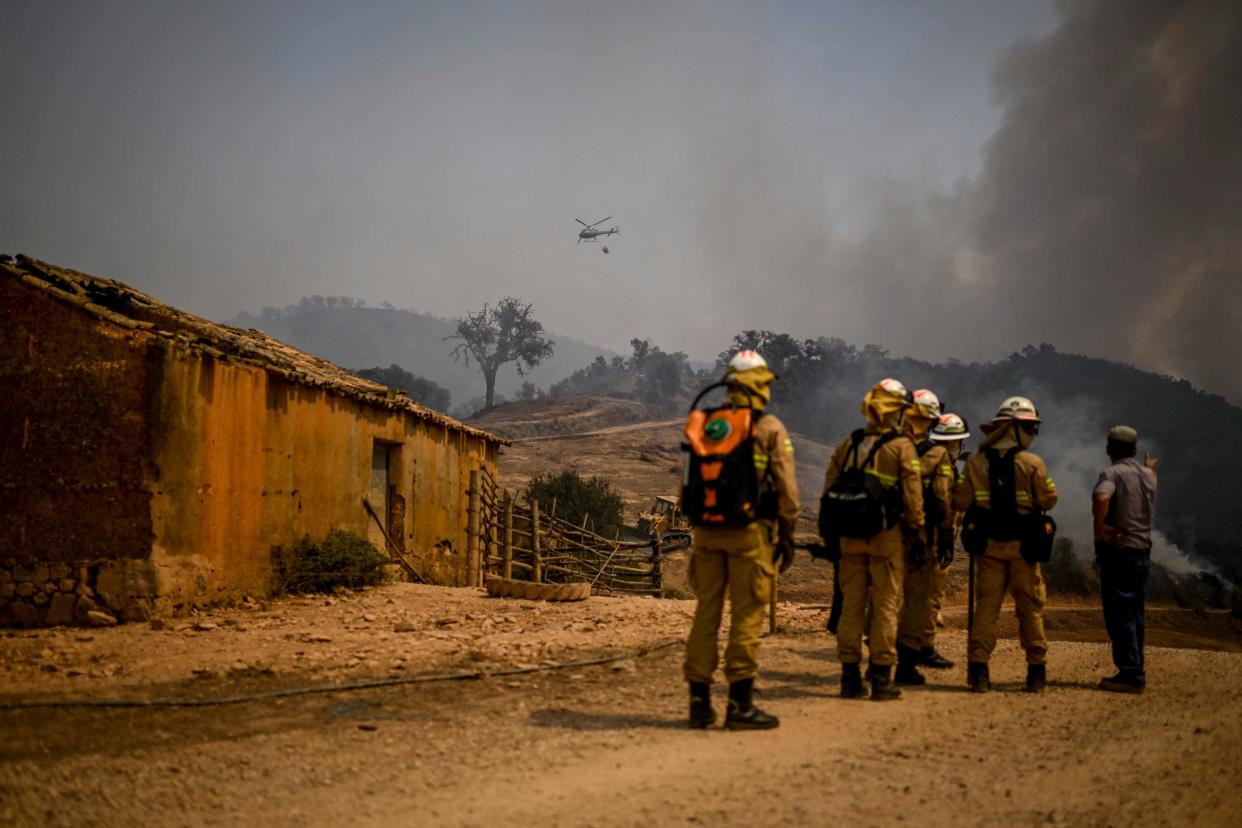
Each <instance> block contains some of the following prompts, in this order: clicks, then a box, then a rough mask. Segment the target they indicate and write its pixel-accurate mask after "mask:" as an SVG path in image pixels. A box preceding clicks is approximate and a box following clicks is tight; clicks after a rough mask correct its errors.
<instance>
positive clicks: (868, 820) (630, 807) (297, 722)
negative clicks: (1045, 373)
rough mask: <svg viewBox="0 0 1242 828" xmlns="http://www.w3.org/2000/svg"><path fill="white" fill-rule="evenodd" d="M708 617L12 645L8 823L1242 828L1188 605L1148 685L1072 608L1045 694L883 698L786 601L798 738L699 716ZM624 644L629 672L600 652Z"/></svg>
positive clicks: (783, 637)
mask: <svg viewBox="0 0 1242 828" xmlns="http://www.w3.org/2000/svg"><path fill="white" fill-rule="evenodd" d="M691 611H692V604H691V603H690V602H688V601H676V600H656V599H650V598H647V599H637V598H627V599H621V598H600V597H595V598H591V599H590V600H588V601H586V602H582V603H577V604H565V605H543V604H537V603H533V602H517V601H504V600H498V599H488V598H486V597H485V596H483V595H482V594H481V593H479V592H477V591H475V590H469V589H447V588H436V587H420V586H415V585H411V584H394V585H390V586H386V587H381V588H376V589H371V590H366V591H364V592H360V593H352V592H351V593H344V594H341V595H337V596H333V597H327V598H325V597H318V598H294V599H284V600H279V601H272V602H270V603H266V604H255V605H251V606H245V607H238V608H235V609H230V610H221V611H219V612H214V613H210V614H202V615H198V616H194V617H190V618H187V619H177V620H173V621H171V622H167V623H165V624H163V625H162V627H161V625H160V624H159V623H156V624H155V625H154V627H153V626H152V625H137V624H126V625H121V626H118V627H113V628H106V629H96V630H83V629H69V628H59V629H51V630H33V631H13V632H7V633H5V634H4V635H3V637H0V659H2V661H3V664H4V672H3V677H2V679H0V731H2V732H3V733H4V736H5V738H4V739H3V740H2V741H0V822H2V823H3V824H6V825H44V824H50V825H84V824H95V825H133V824H139V823H141V824H152V825H206V824H226V825H227V824H237V823H242V822H245V823H247V824H258V825H269V824H281V825H286V824H290V825H337V824H345V823H349V824H367V825H390V824H391V825H410V824H415V825H510V824H520V823H525V824H548V825H636V826H637V825H644V826H645V825H651V824H658V823H676V824H704V823H708V822H714V823H718V824H726V825H727V824H747V825H803V824H822V823H825V822H829V821H833V822H835V821H844V822H848V823H851V824H861V825H890V824H899V823H900V824H933V823H945V822H949V821H953V822H955V823H959V824H966V825H982V824H996V823H1004V824H1011V825H1044V824H1068V825H1122V824H1126V825H1167V824H1196V825H1227V824H1236V814H1237V811H1238V808H1239V807H1242V793H1239V790H1238V789H1237V787H1236V784H1235V779H1234V777H1235V775H1236V768H1237V767H1239V766H1240V764H1242V717H1239V716H1238V715H1237V710H1238V704H1239V700H1240V699H1242V654H1238V653H1236V652H1218V651H1211V650H1203V649H1200V650H1189V649H1173V648H1167V647H1165V646H1162V645H1163V644H1165V643H1168V641H1170V640H1175V639H1176V636H1178V635H1183V636H1185V635H1189V633H1187V632H1186V629H1189V628H1191V627H1194V628H1196V629H1200V631H1201V632H1203V634H1202V635H1200V636H1199V637H1198V639H1197V641H1198V645H1199V646H1204V647H1206V646H1213V645H1214V644H1215V645H1219V647H1221V648H1225V649H1237V645H1238V639H1237V629H1236V624H1234V623H1233V621H1232V620H1230V619H1229V617H1228V616H1226V615H1219V616H1212V617H1206V616H1202V617H1201V616H1196V615H1194V614H1193V613H1191V614H1185V613H1178V612H1176V611H1163V612H1155V613H1153V618H1155V617H1156V616H1161V617H1163V616H1170V617H1169V618H1164V619H1163V620H1161V621H1159V622H1156V621H1153V634H1152V637H1151V639H1149V641H1150V643H1151V644H1152V645H1154V646H1152V647H1150V650H1149V661H1150V676H1151V685H1150V688H1149V690H1148V692H1147V693H1146V694H1145V695H1143V696H1139V697H1128V696H1115V695H1110V694H1106V693H1101V692H1098V691H1096V690H1095V689H1093V687H1094V684H1095V682H1096V680H1098V678H1099V677H1100V676H1101V675H1104V674H1105V673H1106V672H1107V671H1108V667H1109V658H1108V652H1107V647H1106V646H1105V645H1103V644H1100V643H1098V639H1099V637H1100V636H1099V629H1098V627H1099V621H1098V614H1096V613H1098V610H1090V609H1085V608H1081V609H1073V608H1071V609H1067V610H1064V611H1054V612H1052V613H1050V619H1049V628H1050V630H1052V633H1053V638H1054V639H1058V640H1055V641H1054V644H1053V647H1052V656H1051V666H1050V675H1051V678H1052V681H1053V686H1052V689H1051V690H1050V692H1049V693H1047V694H1046V695H1043V696H1030V695H1028V694H1025V693H1022V692H1019V690H1018V688H1019V686H1020V681H1021V677H1022V671H1023V666H1022V663H1021V658H1020V655H1019V654H1018V652H1017V646H1016V644H1015V643H1014V642H1013V641H1012V640H1003V641H1002V642H1001V644H1000V646H999V647H998V652H997V656H996V659H995V661H994V666H993V672H994V677H995V679H996V681H997V684H998V689H997V691H996V692H993V693H991V694H989V695H986V696H973V695H971V694H969V693H966V692H965V691H964V689H963V687H962V678H963V671H962V670H960V669H958V670H952V671H947V672H943V673H935V674H933V675H932V683H931V684H930V685H929V686H928V687H925V688H922V689H918V690H910V691H907V693H906V696H905V698H903V699H902V700H901V701H898V702H895V703H889V704H876V703H873V702H847V701H843V700H841V699H840V698H838V697H837V693H836V685H837V681H838V680H839V676H840V667H839V665H838V664H837V662H836V659H835V655H834V646H833V640H832V638H831V637H830V636H828V635H827V634H826V633H824V632H823V631H822V626H823V622H824V617H825V612H824V610H823V609H822V608H821V607H819V606H817V605H814V604H811V605H805V604H803V605H798V604H782V605H781V608H780V611H779V619H780V624H781V629H780V632H779V633H778V634H777V635H775V636H772V637H769V638H768V639H766V640H765V643H764V647H763V651H762V660H763V664H764V669H763V675H762V678H761V683H760V684H761V688H760V689H761V696H762V700H761V703H762V704H763V705H764V706H766V707H767V708H769V709H770V710H771V711H772V712H775V713H777V714H779V715H780V716H781V717H782V720H783V725H782V727H781V728H780V729H779V730H776V731H773V732H768V733H747V734H738V733H728V732H724V731H720V730H712V731H710V732H706V733H703V732H690V731H687V730H685V729H683V727H682V718H683V716H684V707H685V698H684V686H683V685H682V683H681V680H680V655H679V648H678V647H676V646H671V647H663V648H661V647H660V645H662V644H667V643H669V642H675V641H676V640H678V639H679V638H680V637H681V636H682V635H683V634H684V631H685V628H686V625H687V620H688V618H689V615H690V613H691ZM946 615H947V617H948V621H949V625H950V626H949V629H947V630H946V631H945V632H944V633H943V634H942V649H944V650H945V651H946V652H947V654H948V655H949V656H950V657H952V658H957V659H960V658H961V657H962V654H963V650H964V641H963V637H962V634H961V632H960V629H959V627H960V624H961V615H962V613H961V612H960V609H959V608H956V607H954V608H951V609H950V610H949V611H948V612H947V613H946ZM1177 619H1181V620H1180V621H1178V620H1177ZM1007 623H1008V626H1007V627H1006V628H1005V629H1003V630H1002V631H1003V632H1004V633H1006V634H1008V635H1012V622H1007ZM1196 624H1198V627H1195V625H1196ZM1161 625H1163V628H1162V626H1161ZM1183 628H1186V629H1183ZM1162 629H1163V631H1162ZM1092 630H1094V637H1095V639H1096V641H1089V640H1075V641H1065V640H1060V639H1064V638H1077V639H1083V638H1088V637H1089V634H1090V633H1091V632H1092ZM644 650H645V651H646V654H643V652H644ZM600 658H610V659H615V660H609V661H607V662H606V663H601V664H593V665H587V664H583V663H581V662H588V661H593V660H598V659H600ZM567 663H568V664H569V666H561V665H565V664H567ZM512 671H519V672H512ZM437 675H441V676H442V675H449V676H459V678H455V679H445V680H437V681H429V682H418V683H390V684H388V685H387V686H372V687H370V688H369V689H355V690H343V689H338V690H336V691H333V692H322V693H312V694H299V695H289V696H285V697H279V698H265V699H260V700H255V701H249V702H245V703H239V704H229V705H222V706H210V707H168V708H158V707H156V708H153V707H136V708H112V707H52V708H48V707H41V708H20V707H19V708H12V707H8V708H4V707H3V705H6V704H8V705H11V704H13V703H20V702H23V701H25V702H29V701H48V700H62V701H63V700H71V699H79V700H96V701H104V700H112V701H116V700H121V699H134V700H143V699H145V700H149V699H179V700H220V699H226V698H229V697H237V696H245V695H254V694H258V693H271V692H272V691H280V690H298V689H305V688H323V687H336V688H341V687H342V686H344V685H347V684H351V683H353V684H375V683H377V682H399V681H403V680H405V679H409V678H418V677H425V676H437ZM460 676H470V678H460ZM721 692H722V691H721ZM722 695H723V692H722ZM718 698H719V697H718Z"/></svg>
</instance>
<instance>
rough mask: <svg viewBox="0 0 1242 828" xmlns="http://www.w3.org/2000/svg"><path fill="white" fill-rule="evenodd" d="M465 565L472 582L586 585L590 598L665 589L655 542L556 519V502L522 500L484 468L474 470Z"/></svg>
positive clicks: (659, 591)
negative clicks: (490, 577) (501, 580)
mask: <svg viewBox="0 0 1242 828" xmlns="http://www.w3.org/2000/svg"><path fill="white" fill-rule="evenodd" d="M469 494H470V500H469V504H470V505H469V512H468V517H467V543H466V565H467V566H468V567H469V572H470V573H471V575H470V583H471V585H473V586H481V585H482V583H483V579H484V578H486V577H487V576H488V575H499V576H501V577H504V578H514V579H517V580H522V581H534V582H536V583H571V582H584V581H585V582H586V583H589V584H591V592H592V593H593V594H612V593H626V594H641V595H655V596H659V595H660V594H661V593H662V592H663V588H664V580H663V562H662V549H661V545H660V541H659V539H658V538H652V539H650V540H643V541H622V540H621V539H620V538H606V537H603V536H602V535H598V534H596V533H594V532H592V531H590V529H589V528H588V527H589V525H590V522H589V519H588V520H586V521H584V525H583V526H575V525H574V524H572V523H569V522H568V521H566V520H563V519H561V518H559V517H557V516H556V503H555V501H554V502H552V503H546V504H540V503H535V502H533V501H526V500H524V499H519V498H518V497H516V496H515V495H514V493H513V492H511V491H510V490H508V489H501V488H500V487H499V486H497V484H496V480H495V478H493V477H492V476H491V474H489V473H488V471H487V470H486V469H479V470H476V471H472V472H471V473H470V493H469Z"/></svg>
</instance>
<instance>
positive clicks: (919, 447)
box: [914, 438, 936, 457]
mask: <svg viewBox="0 0 1242 828" xmlns="http://www.w3.org/2000/svg"><path fill="white" fill-rule="evenodd" d="M935 445H936V442H935V441H934V440H932V439H930V438H927V439H924V440H920V441H919V442H917V443H915V444H914V450H915V451H916V452H918V455H919V457H922V456H923V455H924V454H927V452H929V451H931V450H932V448H933V447H934V446H935Z"/></svg>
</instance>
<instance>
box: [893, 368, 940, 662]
mask: <svg viewBox="0 0 1242 828" xmlns="http://www.w3.org/2000/svg"><path fill="white" fill-rule="evenodd" d="M939 421H940V400H939V398H937V397H936V395H935V394H933V393H932V392H931V391H929V390H927V389H926V388H920V389H919V390H917V391H915V392H914V396H913V404H912V405H911V406H910V410H909V411H908V412H906V418H905V433H906V435H907V436H908V437H909V438H910V440H911V441H912V442H913V443H914V448H915V453H916V454H917V455H918V458H919V473H920V475H921V476H922V480H921V483H922V487H923V522H924V527H923V530H922V531H921V532H919V533H917V534H910V535H908V536H907V537H906V574H905V577H904V579H903V580H902V600H901V615H900V616H899V619H898V622H897V672H896V673H895V674H894V676H893V679H894V681H896V682H897V683H898V684H910V685H919V684H925V683H926V682H927V679H926V678H924V677H923V674H922V673H920V672H919V670H918V665H919V664H920V663H921V662H922V659H923V649H924V647H925V646H926V644H927V639H926V634H925V631H924V627H925V626H926V624H927V617H928V614H929V613H930V611H931V589H932V579H933V570H935V568H936V559H935V554H936V541H937V533H938V532H939V531H940V530H941V529H942V528H943V525H944V521H945V518H946V516H950V514H951V512H952V508H951V501H952V499H953V479H954V473H953V469H952V468H950V466H949V464H948V455H947V453H946V452H945V450H944V447H943V446H941V445H940V444H938V443H936V442H934V441H932V440H931V439H930V437H929V436H928V435H929V433H930V431H931V428H932V425H933V424H939ZM949 666H950V667H951V666H952V664H949Z"/></svg>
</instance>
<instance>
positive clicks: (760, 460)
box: [755, 454, 768, 472]
mask: <svg viewBox="0 0 1242 828" xmlns="http://www.w3.org/2000/svg"><path fill="white" fill-rule="evenodd" d="M755 469H756V470H757V471H761V472H762V471H767V469H768V456H767V455H766V454H755Z"/></svg>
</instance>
